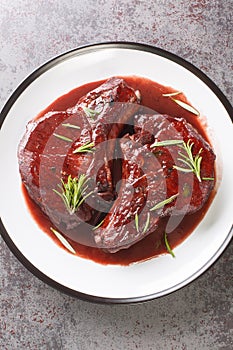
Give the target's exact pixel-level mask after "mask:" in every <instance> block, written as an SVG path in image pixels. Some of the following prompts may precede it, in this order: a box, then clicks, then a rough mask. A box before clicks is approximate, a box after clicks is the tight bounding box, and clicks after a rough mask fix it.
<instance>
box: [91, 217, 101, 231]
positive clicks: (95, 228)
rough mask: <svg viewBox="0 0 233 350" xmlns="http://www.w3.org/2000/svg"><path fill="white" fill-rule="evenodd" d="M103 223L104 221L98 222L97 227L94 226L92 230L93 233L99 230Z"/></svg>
mask: <svg viewBox="0 0 233 350" xmlns="http://www.w3.org/2000/svg"><path fill="white" fill-rule="evenodd" d="M103 222H104V219H103V220H102V221H100V223H99V224H98V225H96V226H94V227H93V229H92V230H93V231H95V230H97V228H99V227H100V226H101V225H102V224H103Z"/></svg>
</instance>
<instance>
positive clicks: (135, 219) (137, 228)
mask: <svg viewBox="0 0 233 350" xmlns="http://www.w3.org/2000/svg"><path fill="white" fill-rule="evenodd" d="M134 221H135V227H136V230H137V232H139V222H138V213H136V214H135V218H134Z"/></svg>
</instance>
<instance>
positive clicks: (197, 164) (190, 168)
mask: <svg viewBox="0 0 233 350" xmlns="http://www.w3.org/2000/svg"><path fill="white" fill-rule="evenodd" d="M193 145H194V142H192V143H191V141H190V140H188V142H187V143H185V142H183V145H182V146H181V147H182V148H183V149H184V150H185V152H186V154H187V156H186V155H185V154H183V153H181V152H179V155H180V156H181V157H182V158H177V159H178V160H180V161H181V162H182V163H184V164H185V165H186V166H187V167H186V168H183V167H179V166H176V165H174V166H173V168H174V169H176V170H179V171H182V172H185V173H189V172H193V173H194V174H195V175H196V177H197V178H198V181H199V182H201V161H202V157H201V156H200V154H201V152H202V148H200V150H199V152H198V153H197V154H196V156H195V157H194V156H193V154H192V148H193Z"/></svg>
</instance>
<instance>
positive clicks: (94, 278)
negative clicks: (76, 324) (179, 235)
mask: <svg viewBox="0 0 233 350" xmlns="http://www.w3.org/2000/svg"><path fill="white" fill-rule="evenodd" d="M113 75H138V76H142V77H147V78H150V79H151V80H154V81H156V82H158V83H160V84H162V85H168V86H172V87H173V88H175V89H176V90H181V91H183V92H184V94H185V95H186V97H187V98H188V100H189V101H190V102H191V103H192V105H194V106H195V107H196V108H197V109H198V110H199V111H200V112H201V114H203V115H204V116H206V118H207V123H208V130H209V135H210V138H211V141H212V144H213V146H214V149H215V152H216V154H217V164H218V175H220V174H221V177H222V178H221V179H219V183H218V192H217V195H216V197H215V199H214V201H213V203H212V205H211V207H210V209H209V210H208V212H207V214H206V216H205V218H204V220H202V222H201V223H200V224H199V225H198V227H197V228H196V230H195V231H194V232H193V233H192V234H191V235H190V236H189V237H188V239H186V240H185V241H184V242H183V243H182V244H181V245H179V246H178V247H177V248H176V249H175V253H176V259H172V258H171V256H170V255H164V256H161V257H159V258H155V259H151V260H149V261H146V262H142V263H138V264H133V265H130V266H126V267H123V266H111V265H108V266H104V265H101V264H98V263H95V262H93V261H90V260H86V259H82V258H79V257H77V256H73V255H71V254H69V253H68V252H66V251H65V250H64V249H61V248H59V247H58V246H57V245H56V244H55V243H54V242H53V241H52V240H51V239H50V238H49V237H48V236H47V235H46V234H44V233H43V232H42V231H41V230H40V229H39V228H38V226H37V224H36V222H35V221H34V220H33V218H32V217H31V215H30V214H29V212H28V209H27V206H26V204H25V201H24V198H23V195H22V192H21V180H20V176H19V171H18V162H17V146H18V143H19V140H20V138H21V137H22V135H23V133H24V132H25V126H26V124H27V122H28V121H29V120H30V119H32V118H33V117H35V116H36V115H37V114H38V113H39V112H40V111H41V110H43V109H44V108H45V107H47V106H48V105H49V104H50V103H51V102H53V101H54V100H55V99H56V98H58V97H59V96H61V95H63V94H65V93H67V92H69V91H70V90H72V89H73V88H75V87H77V86H80V85H82V84H84V83H87V82H91V81H97V80H101V79H104V78H108V77H110V76H113ZM230 113H231V106H230V104H229V102H228V101H227V100H226V98H225V97H224V95H223V94H222V93H221V91H220V90H219V89H218V88H217V87H216V85H215V84H214V83H213V82H212V81H210V80H209V79H208V78H207V77H206V76H205V75H204V74H203V73H202V72H201V71H199V70H198V69H197V68H195V67H194V66H192V65H191V64H189V63H188V62H186V61H184V60H182V59H181V58H179V57H177V56H175V55H173V54H171V53H168V52H166V51H163V50H161V49H157V48H154V47H150V46H146V45H142V44H133V43H105V44H96V45H92V46H87V47H82V48H78V49H76V50H73V51H71V52H68V53H65V54H63V55H61V56H59V57H57V58H55V59H53V60H52V61H50V62H48V63H47V64H45V65H44V66H42V67H40V68H39V69H38V70H36V71H35V72H34V73H32V74H31V75H30V76H29V77H28V78H27V79H26V80H25V81H24V82H23V83H22V84H21V85H20V86H19V87H18V89H17V90H16V91H15V92H14V93H13V95H12V96H11V97H10V99H9V100H8V102H7V103H6V105H5V107H4V108H3V111H2V115H1V122H2V123H3V124H2V131H1V141H0V152H1V164H2V166H3V168H2V171H1V173H0V186H1V188H0V191H1V217H2V219H1V220H2V223H1V231H2V236H3V238H4V239H5V241H6V242H7V244H8V246H9V247H10V249H11V250H12V251H13V252H14V253H15V255H16V256H17V257H18V259H19V260H20V261H21V262H22V263H23V264H24V265H25V266H26V267H27V268H28V269H29V270H30V271H32V272H33V273H34V274H35V275H36V276H37V277H39V278H41V279H42V280H43V281H45V282H47V283H48V284H50V285H52V286H54V287H56V288H58V289H60V290H62V291H64V292H66V293H69V294H71V295H74V296H78V297H79V298H83V299H86V300H91V301H98V302H107V303H127V302H137V301H144V300H149V299H153V298H156V297H159V296H163V295H166V294H168V293H170V292H172V291H175V290H177V289H179V288H181V287H183V286H185V285H186V284H187V283H189V282H191V281H193V280H194V279H195V278H197V277H198V276H199V275H200V274H201V273H203V272H204V271H205V270H206V269H207V268H208V267H209V266H210V265H211V264H213V262H214V261H216V259H217V258H218V257H219V256H220V254H221V253H222V252H223V250H224V249H225V248H226V246H227V244H228V243H229V242H230V239H231V237H232V230H231V226H232V213H233V201H232V198H233V186H232V173H233V163H232V162H231V161H230V159H229V155H231V152H232V149H233V134H232V122H231V119H230V117H229V114H230Z"/></svg>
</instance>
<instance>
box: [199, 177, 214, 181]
mask: <svg viewBox="0 0 233 350" xmlns="http://www.w3.org/2000/svg"><path fill="white" fill-rule="evenodd" d="M201 179H202V180H206V181H208V180H210V181H214V177H202V178H201Z"/></svg>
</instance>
